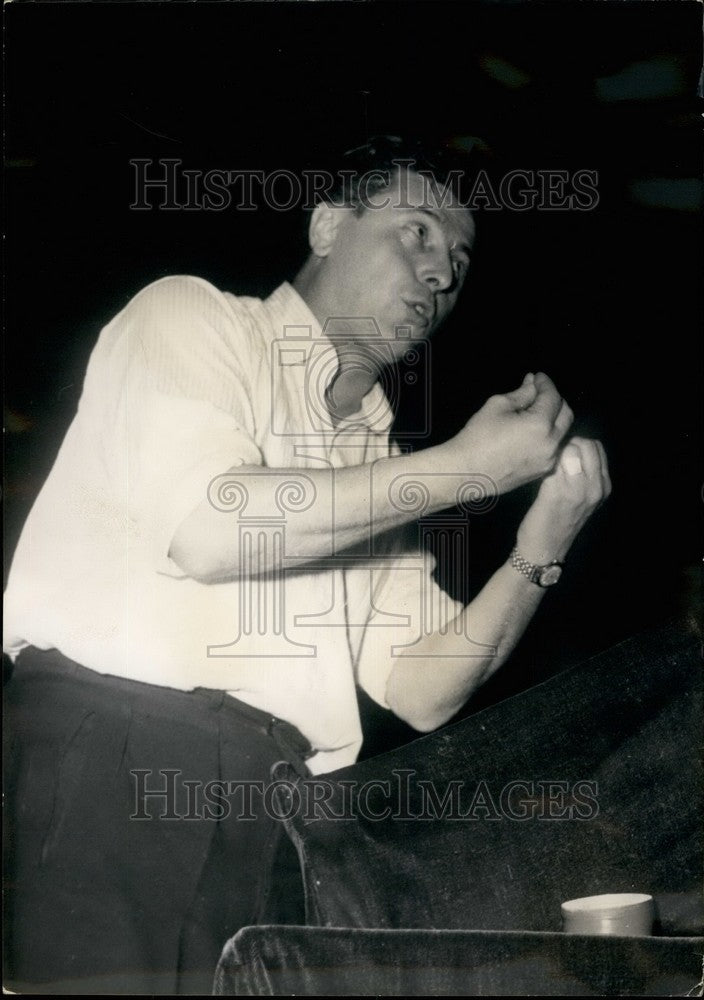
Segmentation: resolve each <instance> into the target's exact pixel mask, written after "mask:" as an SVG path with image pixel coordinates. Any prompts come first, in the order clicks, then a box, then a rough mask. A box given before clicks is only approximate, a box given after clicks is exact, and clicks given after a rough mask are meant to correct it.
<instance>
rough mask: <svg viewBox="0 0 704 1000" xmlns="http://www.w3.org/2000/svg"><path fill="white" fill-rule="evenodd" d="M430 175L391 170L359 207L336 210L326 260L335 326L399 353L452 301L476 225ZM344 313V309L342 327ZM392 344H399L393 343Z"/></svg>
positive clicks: (423, 335)
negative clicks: (385, 183) (387, 181)
mask: <svg viewBox="0 0 704 1000" xmlns="http://www.w3.org/2000/svg"><path fill="white" fill-rule="evenodd" d="M441 201H442V199H441V197H440V195H439V194H438V193H437V192H436V191H434V190H433V185H432V182H429V181H428V180H427V179H424V178H423V177H421V176H420V175H418V174H416V173H413V172H410V171H405V172H404V174H401V173H400V172H398V171H397V172H396V173H395V174H394V176H393V178H392V183H391V186H390V187H389V188H386V189H384V190H383V191H379V192H377V193H376V194H374V195H371V196H370V197H369V198H368V199H367V206H368V207H366V208H365V209H364V210H363V211H362V212H354V210H352V209H337V210H336V211H339V212H340V213H341V215H340V217H339V221H338V225H337V228H336V231H335V238H334V241H333V243H332V246H331V249H330V251H329V253H328V255H327V258H326V261H325V278H324V280H325V283H326V284H327V292H328V295H327V296H326V297H327V301H328V307H329V308H330V307H332V308H330V311H329V315H330V316H335V317H339V318H340V319H339V320H337V321H336V323H335V324H333V330H332V331H331V332H332V333H333V335H335V333H337V334H339V335H340V336H342V337H345V336H348V337H350V339H354V340H355V341H356V340H357V334H359V335H360V336H361V337H362V338H363V337H364V336H367V337H369V336H375V337H376V340H377V343H378V333H377V332H376V330H375V328H374V326H373V324H371V323H366V324H365V323H364V322H360V319H361V318H362V317H370V318H372V319H374V320H375V321H376V324H377V325H378V329H379V331H380V332H381V336H382V338H383V340H384V341H386V342H387V343H390V344H391V345H392V347H391V350H392V354H393V355H394V356H395V357H399V356H401V355H402V354H403V352H404V350H406V349H407V348H408V345H409V341H411V342H418V341H422V340H426V339H428V338H429V337H430V336H431V335H432V333H433V332H434V331H435V330H436V329H437V328H438V327H439V326H440V325H441V324H442V322H443V321H444V320H445V319H446V318H447V316H448V315H449V313H450V312H451V311H452V309H453V308H454V306H455V303H456V301H457V297H458V295H459V293H460V291H461V289H462V285H463V284H464V281H465V278H466V276H467V271H468V269H469V261H470V254H471V251H472V247H473V244H474V238H475V228H474V222H473V220H472V217H471V215H470V213H469V211H468V210H467V209H464V208H459V207H452V206H449V205H445V206H442V204H441ZM343 317H350V318H351V324H350V328H349V329H347V330H346V329H345V323H344V320H343V319H342V318H343ZM395 344H398V348H396V347H395V346H394V345H395Z"/></svg>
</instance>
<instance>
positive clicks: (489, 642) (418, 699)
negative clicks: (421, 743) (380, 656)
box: [386, 561, 545, 732]
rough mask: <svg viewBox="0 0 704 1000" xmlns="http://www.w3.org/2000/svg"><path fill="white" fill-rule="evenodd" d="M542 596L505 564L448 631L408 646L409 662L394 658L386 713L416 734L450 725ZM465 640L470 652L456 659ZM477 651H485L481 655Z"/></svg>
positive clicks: (519, 633)
mask: <svg viewBox="0 0 704 1000" xmlns="http://www.w3.org/2000/svg"><path fill="white" fill-rule="evenodd" d="M544 594H545V590H544V589H543V588H541V587H538V586H536V584H534V583H531V582H530V581H529V580H528V579H527V578H526V577H525V576H522V575H521V574H520V573H518V572H517V571H516V570H515V569H514V568H513V567H512V566H511V564H510V562H508V561H507V562H506V563H505V564H504V565H503V566H501V567H500V568H499V569H498V570H497V571H496V573H494V575H493V576H492V577H491V579H490V580H489V581H488V583H487V584H486V585H485V586H484V587H483V589H482V590H481V591H480V593H479V594H478V595H477V596H476V597H475V598H474V600H473V601H471V602H470V603H469V604H468V605H467V607H466V608H464V609H463V610H462V611H461V612H460V614H459V615H458V616H457V618H456V619H455V621H454V622H453V623H451V626H450V628H448V629H447V630H443V632H440V631H436V632H434V633H432V634H431V635H429V636H428V637H427V638H425V639H423V640H422V642H420V643H418V644H416V645H415V646H413V654H414V655H413V656H412V657H410V656H409V657H403V656H401V657H398V658H396V660H395V663H394V666H393V668H392V670H391V673H390V675H389V680H388V683H387V688H386V699H387V702H388V704H389V707H390V708H391V710H392V711H393V712H394V713H395V714H396V715H398V716H400V717H401V718H402V719H404V720H405V721H406V722H408V723H409V725H411V726H413V727H414V728H415V729H418V730H421V731H422V732H429V731H430V730H432V729H436V728H437V727H438V726H441V725H443V723H445V722H447V721H448V719H451V718H452V716H453V715H455V713H456V712H458V711H459V709H460V708H461V707H462V706H463V705H464V703H465V702H466V701H467V699H468V698H469V697H470V696H471V695H472V694H473V693H474V691H475V690H476V689H477V688H478V687H480V685H482V684H483V683H484V682H485V681H486V680H487V679H488V678H489V677H490V676H491V675H492V674H493V673H494V672H495V671H496V670H498V668H499V667H500V666H501V665H502V664H503V663H504V662H505V661H506V659H507V658H508V656H509V655H510V654H511V652H512V651H513V649H514V648H515V646H516V644H517V642H518V641H519V639H520V638H521V636H522V635H523V633H524V631H525V629H526V626H527V625H528V623H529V622H530V620H531V618H532V617H533V615H534V614H535V611H536V609H537V607H538V605H539V604H540V601H541V599H542V597H543V595H544ZM454 625H456V626H457V627H456V628H453V627H452V626H454ZM466 637H469V639H471V641H472V644H473V648H474V649H475V651H476V652H475V654H474V655H466V656H458V655H457V654H458V652H461V651H462V649H464V648H466V646H467V642H468V639H467V638H466ZM481 645H485V646H487V647H489V649H488V650H487V651H486V652H485V653H482V652H481Z"/></svg>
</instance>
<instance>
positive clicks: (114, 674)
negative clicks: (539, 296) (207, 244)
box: [6, 139, 610, 993]
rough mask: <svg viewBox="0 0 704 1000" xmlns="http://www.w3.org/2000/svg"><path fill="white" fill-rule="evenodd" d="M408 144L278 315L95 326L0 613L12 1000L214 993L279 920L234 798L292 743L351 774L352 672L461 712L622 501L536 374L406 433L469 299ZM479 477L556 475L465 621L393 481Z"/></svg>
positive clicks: (332, 224)
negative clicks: (422, 348)
mask: <svg viewBox="0 0 704 1000" xmlns="http://www.w3.org/2000/svg"><path fill="white" fill-rule="evenodd" d="M406 153H407V151H406V150H405V149H404V148H403V146H402V145H401V144H400V142H399V141H398V140H383V139H380V140H377V141H373V142H372V143H370V144H368V145H367V146H366V147H364V148H362V149H361V150H356V151H353V153H352V155H351V157H348V160H347V161H346V163H345V169H346V171H347V173H346V175H344V176H345V177H346V183H345V185H344V186H343V189H342V191H339V190H338V191H337V192H332V193H331V194H329V195H328V197H326V198H324V199H322V200H321V201H320V203H319V204H318V205H317V206H316V208H315V210H314V211H313V213H312V216H311V219H310V227H309V242H310V255H309V256H308V258H307V260H306V262H305V263H304V265H303V267H302V268H301V270H300V271H299V273H298V274H297V276H296V278H295V280H294V282H293V285H289V284H287V283H284V284H283V285H282V286H280V287H279V288H278V289H277V290H276V291H275V292H274V293H273V295H272V296H270V298H269V299H267V300H265V301H263V302H262V301H259V300H256V299H251V298H243V297H239V298H237V297H235V296H234V295H231V294H229V293H222V292H219V291H218V290H216V289H215V288H213V287H212V286H211V285H209V284H208V283H207V282H205V281H202V280H201V279H198V278H188V277H175V278H166V279H162V280H161V281H158V282H156V283H154V284H153V285H150V286H149V287H148V288H146V289H144V290H143V291H142V292H141V293H140V294H139V295H137V296H136V297H135V298H134V299H133V300H132V301H131V302H130V303H129V304H128V305H127V307H126V308H125V309H124V310H123V311H122V312H121V313H120V314H119V315H118V316H117V317H116V318H115V319H114V320H113V321H112V322H111V323H110V324H109V325H108V326H107V327H106V328H105V329H104V330H103V331H102V333H101V336H100V339H99V341H98V344H97V346H96V348H95V350H94V352H93V355H92V357H91V361H90V364H89V367H88V371H87V375H86V380H85V385H84V390H83V395H82V398H81V402H80V406H79V410H78V413H77V415H76V418H75V419H74V421H73V423H72V425H71V427H70V429H69V431H68V433H67V435H66V438H65V440H64V442H63V445H62V447H61V450H60V452H59V455H58V458H57V460H56V464H55V465H54V468H53V469H52V472H51V474H50V476H49V479H48V480H47V483H46V485H45V487H44V489H43V491H42V493H41V494H40V496H39V498H38V499H37V502H36V504H35V506H34V508H33V510H32V512H31V514H30V516H29V519H28V521H27V524H26V526H25V529H24V532H23V535H22V538H21V540H20V543H19V545H18V549H17V552H16V555H15V559H14V563H13V567H12V572H11V577H10V581H9V585H8V593H7V598H6V612H7V625H6V628H7V637H6V649H7V650H8V651H9V652H10V653H11V655H12V656H13V657H14V658H15V669H14V673H13V677H12V680H11V682H10V684H9V687H8V695H7V702H8V714H9V715H10V721H11V723H12V725H13V734H14V736H13V742H12V744H11V746H10V750H9V751H8V754H7V756H8V766H9V769H10V773H9V778H8V781H7V785H8V791H9V792H10V794H11V796H12V797H13V807H12V815H13V816H14V826H13V829H12V831H11V840H12V852H13V853H12V855H11V859H10V863H9V876H10V883H11V892H10V896H9V902H8V907H9V910H8V918H9V920H8V922H9V924H10V928H11V929H10V942H9V949H8V951H9V965H10V968H9V976H10V979H9V981H8V982H9V985H12V984H13V983H14V984H15V986H16V988H17V986H18V985H19V987H24V988H25V989H26V988H28V987H31V988H34V989H37V988H44V989H48V988H51V989H52V990H53V991H54V992H62V991H63V992H67V991H77V992H91V991H92V992H154V993H157V992H161V993H173V992H189V991H203V990H207V989H209V983H210V979H211V977H212V973H213V969H214V966H215V962H216V961H217V958H218V955H219V952H220V949H221V947H222V945H223V944H224V941H225V940H226V939H227V938H228V937H229V936H231V935H232V934H233V933H234V932H235V931H236V930H237V928H238V927H239V926H241V925H243V924H247V923H252V922H256V921H257V920H258V919H260V918H261V916H262V914H263V913H265V912H266V905H267V897H268V892H269V889H270V871H271V867H272V864H273V857H274V852H275V848H276V842H277V837H278V835H279V833H280V830H279V827H278V826H277V823H276V821H275V819H273V818H272V816H271V812H272V809H271V803H270V802H269V803H268V805H267V801H266V796H256V795H255V796H254V797H252V796H251V795H250V796H249V798H248V800H247V802H245V800H244V795H245V791H246V790H249V791H251V790H252V789H253V788H255V786H256V783H257V782H260V784H261V782H262V781H266V779H267V778H268V775H269V771H270V768H271V766H272V764H273V763H275V762H276V760H278V759H281V757H285V758H286V759H288V760H290V761H291V762H292V763H294V764H295V765H296V766H297V767H298V768H299V770H300V771H301V772H302V773H305V772H306V770H309V771H310V772H312V773H314V774H320V773H324V772H326V771H330V770H333V769H336V768H338V767H341V766H344V765H347V764H349V763H352V762H353V761H354V759H355V757H356V754H357V752H358V750H359V747H360V744H361V738H362V734H361V727H360V721H359V712H358V708H357V701H356V695H355V686H356V685H359V686H361V687H362V688H363V689H364V690H366V691H367V693H368V694H370V695H371V696H372V697H373V698H374V699H375V700H377V701H378V702H379V703H381V704H382V705H384V706H386V707H388V708H390V709H391V710H392V711H393V712H394V713H396V715H398V716H399V717H400V718H402V719H404V720H405V721H406V722H408V723H409V724H410V725H411V726H413V727H414V728H416V729H417V730H420V731H429V730H432V729H434V728H436V727H437V726H439V725H442V724H443V723H444V722H446V721H447V720H448V719H450V718H451V717H452V716H453V715H454V714H455V712H456V711H457V710H458V709H459V708H460V707H461V706H462V704H463V703H464V702H465V701H466V699H467V697H468V696H469V695H470V694H471V693H472V691H474V690H475V689H476V688H477V686H478V685H480V684H481V683H482V682H483V681H484V680H485V679H486V678H487V677H488V676H489V675H490V674H491V673H493V672H494V671H495V670H496V669H497V667H498V666H499V665H500V664H501V663H503V662H504V660H505V659H506V657H507V656H508V655H509V653H510V652H511V650H512V649H513V648H514V646H515V644H516V642H517V641H518V639H519V638H520V636H521V634H522V632H523V631H524V629H525V627H526V625H527V623H528V621H529V620H530V618H531V616H532V614H533V613H534V611H535V609H536V608H537V606H538V604H539V602H540V600H541V598H542V596H543V594H544V592H545V588H546V587H547V586H548V585H551V584H552V583H554V582H556V581H557V579H558V577H559V568H560V564H561V562H562V561H563V560H564V558H565V557H566V555H567V552H568V549H569V547H570V544H571V542H572V541H573V539H574V538H575V536H576V534H577V533H578V531H579V530H580V528H581V527H582V525H583V524H584V522H585V521H586V519H587V518H588V517H589V515H590V514H591V512H592V511H593V510H594V508H595V507H596V506H597V505H598V504H599V503H600V502H601V501H602V500H603V499H604V498H605V497H606V496H607V495H608V493H609V491H610V484H609V477H608V470H607V465H606V458H605V456H604V453H603V449H602V448H601V445H600V444H599V443H598V442H594V441H587V440H584V439H576V438H573V439H568V438H567V435H568V432H569V427H570V424H571V421H572V413H571V411H570V409H569V407H568V405H567V404H566V403H565V401H564V400H563V399H562V398H561V397H560V395H559V393H558V391H557V389H556V388H555V386H554V385H553V383H552V382H551V380H550V379H549V378H548V377H547V376H545V375H543V374H541V373H539V374H537V375H535V376H534V375H532V374H529V375H527V376H526V378H525V379H524V381H523V383H522V385H521V386H520V387H519V388H518V389H516V390H515V391H513V392H510V393H507V394H504V395H497V396H494V397H492V398H491V399H489V400H488V401H487V403H486V404H485V405H484V406H483V407H482V408H481V410H479V412H478V413H477V414H475V415H474V416H473V417H472V418H471V419H470V420H469V422H468V423H467V424H466V426H465V427H464V428H463V429H462V431H460V433H458V434H457V435H456V436H455V437H454V438H452V439H451V440H449V441H447V442H445V443H444V444H442V445H438V446H434V447H432V448H426V449H423V450H419V451H417V452H415V453H414V454H412V455H403V456H402V455H401V454H400V453H399V449H398V448H397V447H396V446H395V445H393V444H392V443H391V442H390V441H389V426H390V422H391V417H392V414H391V410H390V408H389V404H388V401H387V399H386V397H385V394H384V392H383V390H382V388H381V385H380V379H381V378H382V377H383V375H384V372H385V370H386V366H387V365H388V364H389V363H392V362H394V361H395V360H397V359H398V358H399V357H401V356H402V355H403V354H404V353H405V352H406V351H407V350H408V347H409V344H414V343H415V344H422V343H424V342H426V341H427V340H429V338H430V337H431V336H432V335H433V334H434V332H435V331H436V330H437V329H438V327H440V325H441V324H442V323H443V321H444V320H445V319H446V318H447V316H448V315H449V314H450V313H451V311H452V309H453V308H454V306H455V303H456V301H457V298H458V296H459V294H460V291H461V289H462V286H463V284H464V282H465V280H466V277H467V272H468V269H469V262H470V257H471V253H472V247H473V242H474V223H473V220H472V217H471V215H470V213H469V212H468V211H467V210H466V209H465V208H463V207H461V206H458V205H457V204H452V203H448V199H447V198H446V197H445V196H444V194H443V188H442V183H443V180H444V175H443V174H442V173H441V172H440V171H439V169H438V168H437V166H436V164H434V162H433V161H432V160H428V159H424V158H423V156H422V155H421V154H420V152H419V151H418V149H417V148H415V147H414V148H413V152H412V153H411V154H409V155H405V154H406ZM372 168H374V169H375V170H376V171H377V173H376V175H374V176H376V183H368V181H369V178H370V176H372V175H371V174H370V172H369V171H370V170H371V169H372ZM423 170H427V171H431V175H432V176H433V177H434V183H431V181H430V179H429V177H430V176H431V175H428V174H424V173H422V171H423ZM379 171H380V172H381V173H379ZM362 180H364V184H362V183H361V181H362ZM477 477H481V481H482V482H483V483H484V484H490V486H491V489H494V490H496V491H498V492H506V491H508V490H511V489H514V488H515V487H517V486H520V485H522V484H524V483H527V482H530V481H532V480H536V479H542V483H541V486H540V489H539V492H538V495H537V498H536V500H535V502H534V504H533V505H532V506H531V508H530V509H529V511H528V512H527V514H526V516H525V518H524V520H523V522H522V524H521V526H520V528H519V531H518V537H517V541H516V549H515V550H514V552H513V553H512V555H511V557H510V558H507V560H506V562H505V563H504V565H502V566H501V567H499V568H498V569H497V571H496V573H495V574H494V576H493V577H492V578H491V579H490V580H489V582H488V583H487V585H486V586H485V587H484V588H483V590H482V591H481V592H480V593H479V594H478V596H477V597H476V598H475V599H474V600H473V601H472V602H471V603H470V605H468V607H467V608H463V607H462V606H461V605H459V604H457V603H455V602H451V601H449V600H448V599H447V597H446V595H444V593H443V592H442V591H441V590H440V588H439V587H438V586H437V584H436V583H435V582H434V581H433V579H432V577H431V575H430V572H431V569H432V567H431V566H429V565H428V564H427V561H421V562H420V563H419V561H418V559H414V558H413V553H409V552H407V551H404V550H403V549H402V548H401V547H400V543H399V541H398V531H399V528H403V526H404V525H408V524H409V523H410V522H412V521H413V520H414V519H415V518H416V517H417V516H418V508H417V506H414V505H413V504H408V503H405V502H403V500H404V494H403V492H402V490H401V487H402V486H403V484H404V483H416V482H420V483H422V484H423V488H424V490H425V493H424V496H425V498H426V500H425V505H424V512H427V513H434V512H437V511H441V510H444V509H445V508H448V507H451V506H453V505H454V504H455V503H456V501H457V497H458V495H459V494H458V490H459V489H460V487H461V485H462V484H463V483H466V482H469V483H471V482H476V481H477ZM409 646H412V647H413V648H412V655H404V653H403V648H404V647H409ZM227 781H231V782H232V785H231V786H227V785H222V782H227ZM213 782H216V783H217V782H220V783H221V784H220V785H219V786H218V791H216V792H214V790H213V789H214V785H213ZM207 789H209V791H207ZM230 793H231V794H232V795H233V796H234V795H235V794H236V793H237V794H240V793H241V795H242V798H241V799H240V800H238V805H237V807H236V808H233V809H230V810H229V811H228V810H227V809H224V808H223V807H222V806H223V801H222V799H223V795H226V794H230ZM211 807H212V808H211Z"/></svg>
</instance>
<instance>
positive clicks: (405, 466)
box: [170, 445, 472, 582]
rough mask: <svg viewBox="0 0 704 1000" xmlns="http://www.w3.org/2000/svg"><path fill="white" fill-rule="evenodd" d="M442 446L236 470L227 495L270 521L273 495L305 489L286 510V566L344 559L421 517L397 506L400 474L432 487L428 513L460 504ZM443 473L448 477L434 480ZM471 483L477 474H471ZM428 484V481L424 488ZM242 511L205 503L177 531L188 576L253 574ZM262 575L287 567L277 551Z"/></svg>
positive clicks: (228, 478) (264, 558)
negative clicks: (242, 498)
mask: <svg viewBox="0 0 704 1000" xmlns="http://www.w3.org/2000/svg"><path fill="white" fill-rule="evenodd" d="M443 449H444V446H443V445H438V446H436V447H433V448H427V449H425V450H424V451H419V452H416V453H414V454H411V455H404V456H399V457H394V458H383V459H378V460H377V461H375V462H370V463H368V464H364V465H355V466H350V467H348V468H336V469H331V468H330V469H314V468H305V469H293V468H292V469H269V468H266V469H265V468H263V467H259V466H236V467H234V468H232V469H230V470H229V471H228V472H227V473H225V474H224V475H223V477H218V478H222V486H223V491H224V492H225V493H226V492H227V487H228V484H230V485H232V486H233V487H234V488H235V490H240V491H242V492H243V493H244V494H246V498H247V499H246V517H247V520H251V519H254V520H256V519H257V517H266V515H267V514H270V513H271V511H272V509H273V507H274V500H273V498H274V496H275V495H276V494H277V491H278V490H280V489H283V488H285V486H286V484H287V483H288V484H291V483H294V484H295V483H296V481H297V480H298V482H299V483H301V484H302V490H303V492H306V493H307V494H309V495H308V497H307V499H305V500H304V502H302V503H300V504H299V505H298V506H299V508H300V509H296V506H297V505H296V504H295V503H294V504H292V505H291V506H290V508H289V509H287V510H286V513H285V520H284V522H283V523H284V525H285V554H284V555H285V562H284V565H285V568H294V567H295V566H296V565H301V564H306V563H314V562H318V561H320V560H324V559H327V558H329V557H331V556H333V555H336V554H339V553H340V552H342V551H344V550H345V549H347V548H350V547H351V546H353V545H356V544H359V543H362V542H364V541H365V540H369V538H370V535H371V534H374V535H376V534H381V533H382V532H384V531H387V530H389V529H390V528H393V527H397V526H399V525H401V524H404V523H408V522H410V521H413V520H415V519H416V518H417V517H418V516H419V513H420V511H419V508H418V505H417V504H414V503H403V502H399V499H398V496H396V499H394V497H395V495H396V494H397V493H398V489H397V485H398V482H399V481H400V480H399V477H404V480H405V481H407V482H408V481H411V480H415V481H417V482H418V483H421V484H423V487H425V489H427V504H426V505H425V506H424V509H423V511H422V512H423V513H434V512H436V511H438V510H443V509H444V508H446V507H449V506H452V504H453V503H455V501H456V492H457V487H458V483H459V482H461V480H462V475H461V472H460V471H458V472H457V474H456V475H452V474H450V475H448V474H447V467H448V456H447V455H445V453H444V450H443ZM440 471H442V472H443V473H444V474H443V475H434V473H436V472H440ZM466 479H467V481H468V482H471V481H472V475H471V473H468V474H467V476H466ZM426 484H429V485H428V486H426ZM241 509H242V508H241V506H236V505H233V509H228V508H227V505H221V504H217V503H214V502H213V499H212V497H210V498H204V499H203V501H201V503H200V504H199V505H198V507H197V508H196V509H195V510H194V511H193V512H192V513H191V514H190V515H189V516H188V517H187V518H186V519H185V520H184V521H183V522H182V524H181V525H180V526H179V528H178V529H177V531H176V532H175V534H174V537H173V540H172V544H171V548H170V555H171V557H172V559H173V560H174V561H175V562H176V563H177V564H178V565H179V566H180V567H181V568H182V569H183V570H184V572H186V573H188V575H189V576H193V577H195V578H197V579H201V580H203V581H207V582H211V581H215V580H222V579H228V578H232V579H234V578H238V577H243V576H248V575H250V574H251V567H249V566H247V567H245V566H244V565H243V563H242V552H241V532H240V524H242V525H246V520H245V519H242V520H240V512H241ZM260 556H261V558H260V561H259V564H258V570H257V571H258V572H259V573H266V572H270V571H272V570H277V569H281V568H282V567H281V566H280V565H278V564H276V562H275V560H276V558H280V556H278V555H277V554H276V553H275V552H274V551H273V550H272V551H270V552H268V553H261V554H260Z"/></svg>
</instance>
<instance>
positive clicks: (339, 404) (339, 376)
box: [325, 345, 379, 423]
mask: <svg viewBox="0 0 704 1000" xmlns="http://www.w3.org/2000/svg"><path fill="white" fill-rule="evenodd" d="M336 347H337V356H338V360H339V368H338V369H337V373H336V375H335V376H334V378H333V379H332V380H331V381H330V383H329V385H328V387H327V390H326V392H325V403H326V405H327V408H328V410H329V411H330V416H331V417H332V419H333V422H334V423H338V422H339V421H340V420H343V419H344V418H345V417H349V416H351V415H352V414H353V413H357V411H358V410H359V409H360V407H361V405H362V400H363V399H364V397H365V396H366V395H367V393H368V392H369V390H370V389H371V388H372V386H373V385H374V383H375V382H376V380H377V378H378V375H379V373H378V371H376V370H375V369H374V368H373V367H372V366H371V365H370V364H369V362H368V360H367V359H366V358H364V357H363V355H362V354H361V353H360V351H359V350H358V349H355V347H354V345H350V346H347V345H345V346H340V345H336Z"/></svg>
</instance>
